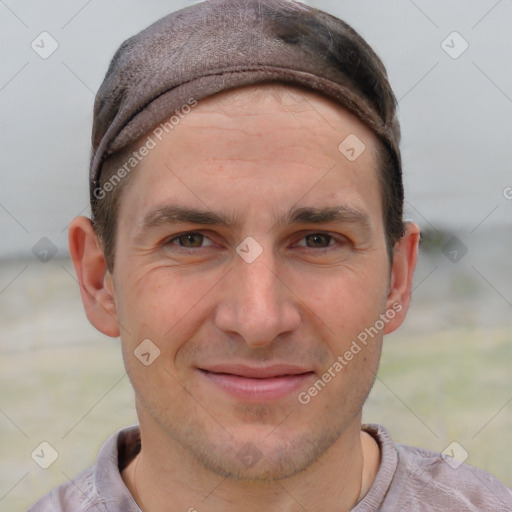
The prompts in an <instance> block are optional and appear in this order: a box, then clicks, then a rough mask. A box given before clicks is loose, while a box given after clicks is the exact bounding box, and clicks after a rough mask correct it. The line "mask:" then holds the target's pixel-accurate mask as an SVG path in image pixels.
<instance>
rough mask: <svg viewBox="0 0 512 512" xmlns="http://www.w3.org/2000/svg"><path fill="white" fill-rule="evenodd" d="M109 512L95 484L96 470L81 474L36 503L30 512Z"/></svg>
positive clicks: (92, 469) (88, 470)
mask: <svg viewBox="0 0 512 512" xmlns="http://www.w3.org/2000/svg"><path fill="white" fill-rule="evenodd" d="M69 510H73V512H93V511H94V512H107V509H106V507H105V504H104V503H103V500H102V499H101V498H100V496H99V495H98V493H97V491H96V486H95V484H94V468H89V469H87V470H85V471H84V472H82V473H80V474H79V475H78V476H77V477H75V478H74V479H73V480H72V481H70V482H66V483H64V484H62V485H60V486H58V487H56V488H55V489H53V490H52V491H51V492H50V493H49V494H47V495H46V496H44V497H43V498H41V499H40V500H39V501H38V502H37V503H35V504H34V505H33V506H32V507H31V508H30V509H29V510H28V512H68V511H69Z"/></svg>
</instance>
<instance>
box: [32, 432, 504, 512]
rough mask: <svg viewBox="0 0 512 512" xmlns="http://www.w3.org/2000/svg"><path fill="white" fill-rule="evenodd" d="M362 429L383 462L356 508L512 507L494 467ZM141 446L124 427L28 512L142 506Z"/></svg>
mask: <svg viewBox="0 0 512 512" xmlns="http://www.w3.org/2000/svg"><path fill="white" fill-rule="evenodd" d="M363 429H364V430H365V431H366V432H368V433H369V434H370V435H372V436H373V437H374V438H375V439H376V441H377V442H378V444H379V446H380V450H381V465H380V467H379V471H378V473H377V476H376V478H375V481H374V483H373V485H372V487H371V488H370V490H369V491H368V493H367V494H366V496H365V497H364V498H363V499H362V500H361V501H360V502H359V503H358V504H357V506H356V507H355V508H353V509H352V510H353V512H378V511H380V512H399V511H403V512H420V511H421V512H425V511H449V512H459V511H464V512H466V511H467V512H473V511H474V512H512V491H511V490H510V489H508V488H507V487H505V486H504V485H503V484H502V483H501V482H499V481H498V480H497V479H496V478H495V477H493V476H492V475H490V474H489V473H487V472H485V471H483V470H481V469H477V468H474V467H472V466H469V465H467V464H462V465H460V466H458V467H456V468H455V466H456V464H451V465H450V464H448V463H447V462H445V460H444V459H443V458H442V456H441V454H439V453H435V452H431V451H428V450H423V449H421V448H414V447H411V446H405V445H400V444H396V443H394V442H393V441H392V440H391V437H390V435H389V433H388V432H387V431H386V429H385V428H384V427H382V426H380V425H364V426H363ZM139 450H140V436H139V428H138V426H132V427H127V428H124V429H122V430H120V431H119V432H117V433H116V434H114V435H112V436H111V437H110V438H109V439H108V440H107V441H106V442H105V444H104V445H103V446H102V448H101V450H100V453H99V456H98V460H97V463H96V466H94V467H93V468H90V469H87V470H86V471H84V472H83V473H81V474H80V475H78V476H77V477H76V478H74V479H73V482H67V483H65V484H63V485H61V486H59V487H57V488H55V489H53V490H52V491H51V492H50V493H49V494H48V495H47V496H45V497H44V498H42V499H41V500H39V501H38V502H37V503H36V504H35V505H34V506H33V507H32V508H31V509H30V510H29V511H28V512H78V511H80V512H140V509H139V507H138V506H137V504H136V503H135V500H134V499H133V497H132V496H131V494H130V492H129V491H128V489H127V487H126V486H125V484H124V482H123V480H122V478H121V473H120V472H121V471H122V469H124V468H125V467H126V466H127V464H128V463H129V462H130V460H131V459H132V458H133V457H134V456H135V455H136V454H137V453H138V451H139ZM203 508H204V507H203Z"/></svg>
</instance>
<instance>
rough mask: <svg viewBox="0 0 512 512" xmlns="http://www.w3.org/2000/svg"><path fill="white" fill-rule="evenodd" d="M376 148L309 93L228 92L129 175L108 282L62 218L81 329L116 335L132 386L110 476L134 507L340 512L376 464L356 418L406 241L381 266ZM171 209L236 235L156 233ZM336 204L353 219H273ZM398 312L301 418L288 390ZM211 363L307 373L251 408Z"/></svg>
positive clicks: (188, 227) (410, 249)
mask: <svg viewBox="0 0 512 512" xmlns="http://www.w3.org/2000/svg"><path fill="white" fill-rule="evenodd" d="M349 134H355V135H356V136H357V137H358V138H359V139H360V140H361V141H363V142H364V144H365V146H366V150H365V151H364V152H363V153H362V154H361V155H360V156H359V158H357V159H356V160H355V161H353V162H350V161H349V160H348V159H346V158H345V157H344V156H343V155H342V154H341V153H340V151H339V150H338V146H339V144H340V143H341V141H343V140H344V139H345V138H346V137H347V136H348V135H349ZM143 139H144V138H143ZM376 145H377V140H376V138H375V136H374V135H373V134H372V133H371V132H370V131H369V130H368V129H367V128H366V127H365V126H364V125H363V124H362V123H360V122H359V120H358V119H357V118H356V117H354V116H353V115H352V114H350V113H348V112H347V111H345V110H344V109H343V108H341V107H340V106H338V105H336V104H334V103H332V102H330V101H329V100H327V99H325V98H323V97H320V96H317V95H316V94H314V93H309V92H304V91H299V90H295V89H293V88H288V87H284V86H272V87H271V86H265V87H250V88H246V89H245V90H243V91H242V92H240V91H237V92H225V93H222V94H220V95H217V96H215V97H211V98H208V99H206V100H203V101H201V102H199V104H198V106H197V107H196V108H195V109H194V110H193V111H192V112H191V113H190V114H189V115H188V116H187V117H186V118H185V119H183V120H182V121H181V123H180V124H179V125H178V126H177V127H176V128H175V129H174V130H173V131H172V132H171V133H169V134H168V135H167V136H166V137H164V139H163V140H162V141H161V142H159V144H158V145H157V147H156V148H154V149H152V150H151V151H150V153H149V154H148V156H147V157H146V158H145V159H144V161H143V162H142V163H141V164H140V166H139V168H138V169H137V170H136V171H134V172H135V174H134V175H133V176H132V177H131V180H130V182H129V183H128V184H127V187H126V189H125V190H124V191H123V196H122V199H121V207H120V211H119V222H118V229H117V241H116V253H115V266H114V271H113V274H112V275H111V274H110V273H108V272H107V270H106V264H105V260H104V257H103V253H102V251H101V244H100V243H99V241H98V240H97V239H96V237H95V235H94V231H93V229H92V227H91V224H90V221H89V219H87V218H85V217H79V218H77V219H75V220H74V221H73V223H72V225H71V228H70V250H71V254H72V258H73V261H74V264H75V268H76V271H77V275H78V279H79V282H80V286H81V291H82V298H83V303H84V307H85V310H86V313H87V316H88V318H89V320H90V321H91V323H92V324H93V325H94V326H95V327H96V328H97V329H98V330H100V331H101V332H103V333H105V334H107V335H108V336H113V337H116V336H121V341H122V347H123V357H124V362H125V366H126V370H127V372H128V375H129V378H130V380H131V382H132V385H133V387H134V390H135V396H136V407H137V413H138V416H139V421H140V426H141V436H142V451H141V453H140V455H139V456H138V457H137V458H136V459H135V460H134V461H133V462H132V463H131V464H130V465H129V466H128V468H126V470H125V471H124V472H123V479H124V480H125V482H126V484H127V486H128V488H129V489H130V490H131V492H132V494H133V495H134V496H135V498H136V500H137V501H138V503H139V506H141V508H142V509H143V510H145V511H150V512H158V511H161V510H162V511H163V510H169V503H171V504H172V507H173V508H172V510H188V509H189V508H191V507H195V508H196V509H197V510H208V511H217V510H223V511H224V512H226V511H228V512H229V511H231V510H233V511H234V510H242V509H243V510H246V511H252V510H254V511H256V510H258V511H260V510H279V511H295V510H304V509H306V510H309V511H323V510H328V509H330V510H349V509H350V508H351V507H352V506H354V504H355V503H356V502H357V501H358V500H360V499H361V498H362V497H363V496H364V494H365V493H366V492H367V490H368V489H369V488H370V486H371V483H372V482H373V479H374V478H375V474H376V472H377V469H378V465H379V450H378V447H377V445H376V443H375V442H374V441H373V440H372V439H371V438H370V437H369V436H367V435H366V434H362V433H361V430H360V427H361V409H362V406H363V404H364V402H365V400H366V398H367V396H368V393H369V392H370V389H371V387H372V385H373V382H374V379H375V374H376V372H377V368H378V363H379V359H380V354H381V347H382V337H383V334H386V333H389V332H392V331H393V330H395V329H396V328H397V327H399V325H400V324H401V323H402V321H403V319H404V317H405V314H406V311H407V308H408V305H409V298H410V291H411V281H412V275H413V271H414V267H415V264H416V256H417V246H418V241H419V228H418V226H417V225H415V224H408V225H407V230H406V234H405V236H404V237H403V238H402V239H401V240H400V241H399V242H398V243H397V244H396V246H395V248H394V259H393V263H392V264H391V263H390V261H389V258H388V256H387V252H386V245H385V232H384V226H383V219H382V206H381V199H380V188H379V182H378V178H377V174H376V169H375V163H374V150H375V148H376ZM169 205H173V206H176V205H180V206H186V207H193V208H197V209H200V210H208V211H212V210H213V211H215V212H218V213H222V214H224V215H226V216H227V217H228V218H229V219H230V220H231V221H233V222H232V223H230V225H228V226H224V225H207V224H196V223H180V224H173V223H169V222H164V221H162V219H160V221H155V215H154V212H155V211H158V209H161V208H164V207H165V206H169ZM334 206H336V207H339V206H343V207H345V208H346V209H350V211H351V212H352V215H351V216H350V217H349V218H346V219H345V220H342V221H331V222H322V223H311V222H309V223H306V224H299V223H293V224H288V223H287V222H286V221H285V222H283V223H279V222H278V219H279V218H281V217H283V216H286V215H287V214H288V213H289V212H290V210H292V209H297V208H302V207H310V208H318V209H320V208H326V207H334ZM354 212H357V213H356V214H354ZM152 213H153V215H152V217H153V222H149V223H148V222H147V221H148V220H150V217H151V214H152ZM361 219H365V221H364V222H363V220H361ZM164 220H165V219H164ZM191 231H194V232H197V233H196V234H195V235H194V236H189V237H187V236H181V237H179V236H178V235H182V234H184V233H189V232H191ZM315 234H317V236H314V235H315ZM247 237H252V238H253V239H254V240H255V241H256V242H257V243H258V244H259V246H260V247H261V249H262V253H261V254H260V255H259V257H257V258H256V259H255V261H253V262H252V263H248V262H246V261H245V260H244V259H243V258H242V257H240V256H239V254H237V252H236V248H237V247H238V246H239V245H240V244H241V242H242V241H244V240H245V239H246V238H247ZM393 305H395V308H396V305H401V307H400V311H399V312H397V313H396V314H395V315H394V318H393V319H392V320H389V321H388V322H387V323H385V326H384V329H383V330H382V331H380V332H379V333H378V335H376V336H374V337H373V338H372V339H371V341H370V342H369V343H368V344H367V346H365V347H364V348H363V349H362V350H361V352H359V353H358V354H357V355H355V356H354V357H353V359H352V360H351V361H349V362H348V364H346V366H344V368H343V370H342V371H340V372H339V373H337V374H336V376H335V377H334V378H332V380H331V381H330V382H329V383H328V384H327V385H326V386H325V387H324V388H323V389H322V390H321V391H320V392H319V393H318V394H317V395H316V396H314V397H313V398H312V399H311V401H310V402H309V403H308V404H305V405H304V404H301V403H300V402H299V401H298V400H297V395H298V392H299V391H307V389H308V388H309V387H310V386H311V385H312V384H313V383H314V382H315V381H316V380H318V379H319V378H320V377H321V376H322V374H323V373H324V372H326V371H327V370H328V368H329V367H332V365H333V363H334V362H335V361H336V360H337V357H338V356H340V355H343V354H344V353H345V352H346V351H347V350H348V349H349V348H350V346H351V343H352V341H353V340H355V339H356V338H357V336H358V334H359V333H361V332H362V331H364V329H365V328H369V327H371V326H374V325H375V323H376V321H377V320H378V319H379V317H380V315H381V314H384V313H385V312H386V311H388V310H391V309H393ZM145 339H149V340H151V342H152V343H153V344H154V345H155V346H157V347H158V349H159V350H160V355H159V357H158V358H157V359H155V360H154V362H153V363H152V364H150V365H148V366H146V365H144V364H142V363H141V361H140V360H139V359H138V358H137V357H135V355H134V350H135V349H136V348H137V347H138V346H139V344H140V343H141V342H142V341H143V340H145ZM222 363H241V364H246V365H249V366H259V367H262V366H266V365H270V364H276V363H290V364H296V365H298V366H300V367H302V368H303V369H304V371H311V372H314V374H312V375H310V378H309V380H308V381H307V384H305V385H304V386H303V387H302V388H301V389H299V390H297V391H293V392H292V393H290V394H289V395H287V396H285V397H281V398H278V399H273V400H260V401H249V400H245V399H240V398H235V397H233V396H231V395H229V394H227V393H226V392H225V391H223V390H222V389H220V388H219V387H218V386H216V385H214V384H212V383H211V381H210V380H209V379H208V378H207V377H206V376H205V374H204V373H203V372H202V371H201V370H199V368H203V369H204V368H208V366H209V365H213V364H222ZM248 443H250V444H248ZM244 446H245V447H247V446H251V450H254V449H256V450H257V452H254V453H258V456H259V457H260V458H259V460H258V461H257V462H256V463H255V464H252V465H250V466H247V464H244V463H243V460H242V459H241V458H240V456H237V454H238V453H239V452H240V450H242V449H243V448H244ZM246 449H247V448H246ZM205 497H206V498H205Z"/></svg>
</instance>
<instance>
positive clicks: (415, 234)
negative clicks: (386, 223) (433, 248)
mask: <svg viewBox="0 0 512 512" xmlns="http://www.w3.org/2000/svg"><path fill="white" fill-rule="evenodd" d="M419 242H420V228H419V226H418V225H417V224H415V223H413V222H407V223H406V225H405V233H404V235H403V236H402V238H400V240H398V242H397V243H396V244H395V247H394V249H393V254H394V256H393V265H392V268H391V278H390V284H389V293H388V297H387V300H386V310H387V311H394V312H395V315H394V316H393V318H390V320H389V322H387V323H386V327H385V328H384V334H389V333H391V332H393V331H394V330H396V329H398V327H400V325H402V323H403V321H404V319H405V315H406V314H407V310H408V309H409V304H410V302H411V293H412V278H413V275H414V269H415V268H416V261H417V259H418V246H419Z"/></svg>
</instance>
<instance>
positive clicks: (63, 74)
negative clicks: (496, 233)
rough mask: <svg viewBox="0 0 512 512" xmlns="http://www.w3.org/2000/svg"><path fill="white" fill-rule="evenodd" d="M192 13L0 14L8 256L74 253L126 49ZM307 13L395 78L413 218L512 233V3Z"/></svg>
mask: <svg viewBox="0 0 512 512" xmlns="http://www.w3.org/2000/svg"><path fill="white" fill-rule="evenodd" d="M192 3H196V2H192V1H184V0H180V1H178V0H170V1H163V0H153V1H151V0H145V1H142V0H140V1H134V0H122V1H121V0H101V1H100V0H89V1H87V0H67V1H66V2H60V1H59V2H58V1H55V0H47V1H45V2H40V1H36V0H23V1H14V0H5V1H2V2H0V34H1V35H0V43H1V48H2V50H1V53H2V57H1V63H2V64H1V68H0V109H1V127H0V144H1V151H0V166H1V169H0V176H1V180H2V182H1V187H0V234H1V237H2V238H1V243H0V256H6V255H13V254H22V253H30V251H31V248H32V246H33V245H34V244H35V243H36V242H37V241H38V240H39V239H41V237H44V236H46V237H48V238H49V239H51V240H52V241H53V242H54V243H55V244H56V245H57V247H59V253H61V254H62V253H65V252H66V245H67V242H66V236H67V235H66V227H67V225H68V223H69V221H70V220H71V219H72V218H73V216H75V215H77V214H79V213H81V212H84V213H87V211H88V210H87V203H88V185H87V179H88V178H87V176H88V174H87V173H88V160H89V150H90V146H89V144H90V142H89V141H90V131H91V122H92V106H93V101H94V95H95V92H96V91H97V89H98V87H99V85H100V83H101V81H102V79H103V76H104V74H105V72H106V69H107V66H108V64H109V61H110V59H111V57H112V55H113V53H114V51H115V50H116V49H117V47H118V46H119V45H120V44H121V43H122V41H123V40H125V39H126V38H127V37H129V36H131V35H133V34H135V33H136V32H138V31H140V30H141V29H143V28H145V27H146V26H147V25H149V24H150V23H152V22H153V21H156V20H157V19H158V18H160V17H161V16H163V15H165V14H168V13H169V12H171V11H173V10H177V9H179V8H181V7H184V6H186V5H190V4H192ZM304 3H308V4H310V5H312V6H315V7H318V8H321V9H324V10H326V11H328V12H330V13H332V14H334V15H336V16H339V17H340V18H342V19H344V20H346V21H347V22H349V23H350V24H352V25H353V26H354V28H355V29H356V30H358V31H359V32H360V33H361V34H362V35H363V36H364V37H365V38H366V39H367V41H368V42H369V43H370V44H371V45H372V46H373V48H374V49H375V50H376V51H377V53H378V54H379V55H380V56H381V58H382V59H383V61H384V63H385V65H386V66H387V68H388V72H389V75H390V80H391V84H392V86H393V88H394V90H395V92H396V95H397V97H398V98H399V100H400V101H399V110H400V120H401V124H402V133H403V144H402V152H403V159H404V171H405V181H406V193H407V200H408V216H409V217H413V218H414V219H416V220H418V221H419V222H420V223H421V224H422V225H423V226H427V225H429V224H431V225H433V226H436V227H441V226H456V227H462V228H463V229H465V230H468V231H469V230H471V229H474V228H475V227H476V226H478V225H481V226H486V225H488V226H491V225H495V224H504V223H509V224H510V223H511V222H512V199H507V198H506V197H505V196H506V195H507V192H508V196H509V197H512V189H509V188H507V187H512V165H511V161H512V123H511V119H512V66H511V64H512V61H511V55H512V31H511V30H510V22H511V20H512V1H511V0H502V1H499V2H497V1H496V0H478V1H476V0H473V1H469V0H458V1H453V0H451V1H446V0H436V1H433V0H428V1H426V0H415V1H414V2H413V1H412V0H386V1H381V0H349V1H344V0H309V1H307V2H304ZM42 32H47V33H48V34H49V36H47V35H43V36H41V35H40V34H41V33H42ZM454 32H456V34H454ZM42 37H44V38H46V39H45V41H46V44H45V45H44V49H43V48H41V46H43V45H42V44H41V43H40V41H41V38H42ZM54 41H55V42H54ZM443 41H444V43H443ZM33 42H34V43H33ZM38 42H39V43H38ZM38 44H39V47H38V46H37V45H38ZM52 44H53V45H54V46H57V45H58V47H57V48H56V50H55V51H54V52H53V53H52V54H51V55H49V56H46V55H43V56H46V57H47V58H42V57H41V56H40V54H41V53H44V51H48V52H49V51H51V50H52V49H53V48H52ZM32 46H34V47H35V48H34V49H33V47H32ZM43 50H44V51H43Z"/></svg>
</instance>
